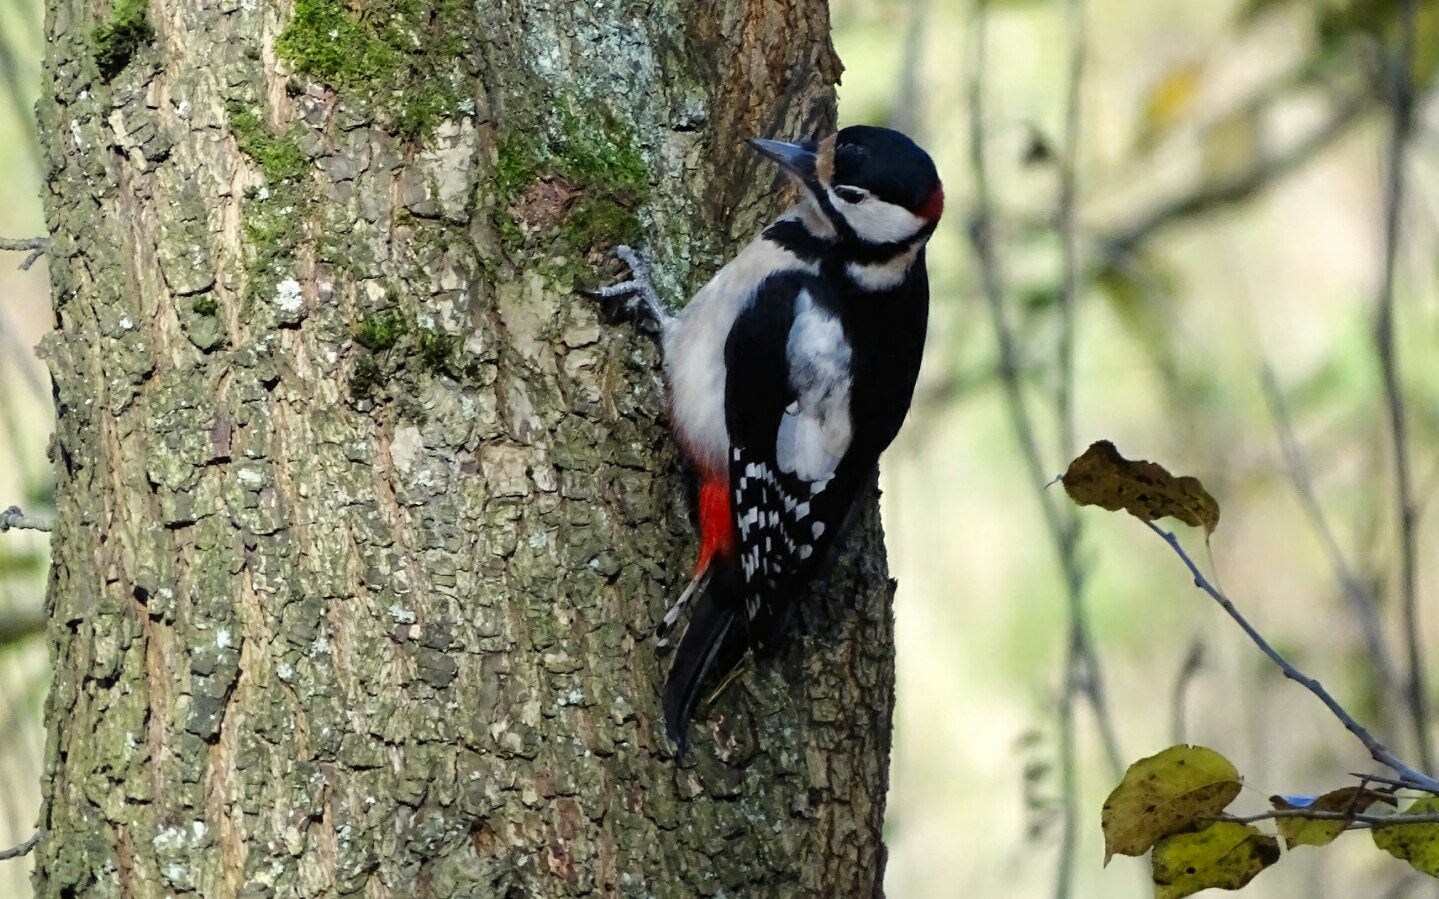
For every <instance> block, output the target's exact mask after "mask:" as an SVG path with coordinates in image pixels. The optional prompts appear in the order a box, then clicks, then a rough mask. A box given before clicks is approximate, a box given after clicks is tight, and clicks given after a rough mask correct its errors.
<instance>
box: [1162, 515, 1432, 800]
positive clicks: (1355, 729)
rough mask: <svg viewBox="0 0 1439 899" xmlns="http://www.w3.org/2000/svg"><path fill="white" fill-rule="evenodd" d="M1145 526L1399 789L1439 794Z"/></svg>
mask: <svg viewBox="0 0 1439 899" xmlns="http://www.w3.org/2000/svg"><path fill="white" fill-rule="evenodd" d="M1145 524H1147V525H1148V526H1149V529H1150V530H1151V531H1153V532H1154V533H1156V534H1158V535H1159V536H1160V537H1162V538H1164V542H1166V543H1168V544H1169V546H1170V548H1171V549H1173V550H1174V552H1175V553H1176V554H1178V556H1179V558H1180V559H1181V560H1182V561H1183V562H1184V564H1185V565H1186V566H1187V567H1188V568H1189V573H1190V574H1192V575H1193V576H1194V586H1196V587H1198V588H1199V589H1200V590H1203V591H1204V592H1205V593H1208V594H1209V595H1210V597H1211V598H1213V600H1214V601H1215V602H1217V603H1219V605H1220V607H1221V608H1223V609H1224V611H1225V612H1227V613H1228V614H1229V617H1230V618H1233V619H1234V621H1235V623H1237V624H1238V625H1239V626H1240V627H1241V628H1243V630H1244V633H1246V634H1248V635H1249V639H1250V640H1252V641H1254V645H1256V646H1258V647H1259V649H1260V650H1261V651H1262V652H1263V653H1264V654H1265V655H1267V656H1269V658H1270V659H1271V660H1272V661H1273V662H1274V664H1276V665H1278V666H1279V668H1280V670H1281V671H1283V672H1284V676H1285V677H1287V678H1289V679H1290V680H1292V681H1294V682H1296V683H1298V684H1299V685H1300V686H1302V687H1304V688H1305V689H1306V690H1308V691H1309V692H1310V693H1313V694H1314V695H1315V696H1317V697H1319V701H1320V702H1322V703H1324V705H1325V707H1326V708H1328V709H1329V711H1330V712H1332V713H1333V714H1334V717H1336V718H1338V719H1339V721H1340V722H1341V723H1342V724H1343V725H1344V727H1345V728H1346V729H1347V730H1348V731H1349V732H1350V733H1352V734H1353V735H1354V736H1355V737H1358V738H1359V742H1361V743H1363V744H1364V748H1365V749H1368V750H1369V757H1370V758H1372V759H1374V761H1376V762H1378V763H1379V764H1381V765H1383V766H1384V767H1386V768H1388V769H1389V770H1391V771H1393V772H1395V773H1396V774H1398V775H1399V781H1400V783H1401V785H1402V786H1405V787H1408V788H1411V789H1415V790H1423V791H1425V792H1426V793H1434V794H1439V780H1435V779H1434V778H1432V777H1430V776H1429V775H1427V774H1421V773H1420V772H1418V771H1416V770H1414V769H1413V768H1411V767H1409V766H1408V765H1406V764H1405V763H1404V762H1403V761H1401V760H1400V759H1399V757H1398V756H1396V755H1394V753H1392V752H1390V751H1389V748H1388V747H1386V746H1385V745H1384V744H1383V743H1380V742H1379V741H1378V740H1376V739H1375V738H1374V735H1373V734H1371V733H1369V731H1368V730H1366V729H1365V728H1364V726H1363V725H1361V724H1360V723H1359V722H1358V721H1355V720H1354V716H1353V715H1350V714H1349V712H1347V711H1345V709H1344V706H1342V705H1340V704H1339V701H1338V700H1336V699H1335V698H1334V697H1333V696H1331V695H1329V691H1328V690H1326V689H1324V686H1323V685H1322V684H1320V683H1319V681H1317V680H1315V679H1314V678H1312V677H1310V676H1309V675H1307V674H1305V673H1304V672H1302V671H1300V670H1299V669H1298V668H1295V667H1294V666H1293V665H1291V664H1289V662H1288V661H1287V660H1286V659H1285V658H1284V657H1283V656H1282V655H1280V654H1279V652H1278V651H1277V650H1275V648H1274V647H1273V646H1270V645H1269V641H1267V640H1265V639H1264V637H1263V636H1262V635H1260V633H1259V632H1258V631H1257V630H1255V629H1254V626H1253V625H1251V624H1250V623H1249V621H1248V619H1246V618H1245V617H1244V616H1243V615H1241V614H1240V612H1239V610H1238V609H1236V608H1235V607H1234V603H1232V602H1230V601H1229V600H1228V598H1226V597H1225V596H1224V594H1222V593H1220V592H1219V591H1218V590H1216V589H1215V588H1214V585H1212V584H1210V583H1209V580H1208V579H1207V578H1205V576H1204V574H1203V572H1201V571H1200V570H1199V566H1197V565H1195V564H1194V560H1193V559H1191V558H1190V557H1189V554H1188V553H1186V552H1185V551H1184V547H1182V546H1180V545H1179V538H1177V537H1175V536H1174V534H1173V533H1171V532H1169V531H1166V530H1164V529H1163V528H1161V527H1159V526H1158V525H1156V524H1155V523H1154V522H1152V521H1146V522H1145Z"/></svg>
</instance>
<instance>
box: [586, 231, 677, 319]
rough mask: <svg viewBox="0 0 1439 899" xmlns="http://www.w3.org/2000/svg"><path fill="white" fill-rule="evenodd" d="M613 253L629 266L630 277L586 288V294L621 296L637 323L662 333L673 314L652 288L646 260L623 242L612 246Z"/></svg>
mask: <svg viewBox="0 0 1439 899" xmlns="http://www.w3.org/2000/svg"><path fill="white" fill-rule="evenodd" d="M615 255H616V256H618V257H620V260H621V261H622V262H624V264H625V265H627V266H629V269H630V278H629V280H628V281H622V282H620V283H619V284H614V285H611V286H609V287H599V288H596V289H595V290H590V291H586V293H588V294H589V295H590V296H592V297H598V298H599V299H605V300H608V299H616V298H623V299H624V306H625V308H626V309H627V310H629V311H630V312H632V313H633V314H634V315H635V318H636V320H637V321H638V322H639V323H640V324H643V325H646V326H647V327H649V328H651V329H653V330H654V331H655V332H656V333H658V334H663V333H664V332H665V328H666V327H668V326H669V323H670V320H671V319H673V318H674V316H673V315H671V314H670V311H669V308H668V307H666V306H665V302H664V300H661V299H660V295H659V292H658V291H656V290H655V285H654V281H653V280H651V279H650V267H649V263H647V262H645V260H644V259H643V258H641V257H640V254H639V253H637V252H635V250H634V249H633V248H631V247H627V246H625V245H623V244H621V245H620V246H617V247H615Z"/></svg>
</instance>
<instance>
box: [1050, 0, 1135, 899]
mask: <svg viewBox="0 0 1439 899" xmlns="http://www.w3.org/2000/svg"><path fill="white" fill-rule="evenodd" d="M1065 14H1066V19H1067V23H1068V30H1069V40H1068V45H1069V67H1068V90H1067V93H1066V96H1065V115H1064V144H1063V148H1062V149H1061V151H1060V157H1059V169H1058V170H1059V196H1058V199H1057V201H1056V203H1055V206H1056V215H1055V228H1056V230H1057V231H1058V232H1059V240H1060V247H1061V254H1060V255H1061V257H1062V262H1061V269H1062V271H1061V274H1060V285H1059V347H1058V352H1057V354H1056V355H1057V360H1056V361H1057V363H1058V368H1059V370H1058V372H1057V374H1058V376H1059V377H1058V383H1057V384H1056V386H1055V400H1054V405H1055V418H1056V419H1057V420H1058V421H1057V424H1058V428H1057V429H1056V430H1057V431H1058V437H1059V445H1058V447H1057V449H1058V452H1059V458H1061V459H1071V458H1073V457H1074V452H1075V446H1074V445H1075V430H1076V427H1075V415H1074V335H1075V305H1076V304H1077V302H1078V299H1079V236H1078V227H1077V225H1076V222H1075V219H1076V212H1075V209H1076V206H1077V205H1078V203H1077V195H1078V180H1079V123H1080V111H1081V107H1080V99H1081V87H1082V85H1083V80H1084V64H1085V57H1086V55H1087V54H1086V51H1087V45H1086V40H1085V38H1086V22H1085V17H1086V7H1085V4H1084V0H1067V2H1066V4H1065ZM1035 456H1036V458H1037V456H1038V453H1035ZM1061 508H1063V510H1064V511H1063V512H1062V513H1061V514H1059V515H1057V516H1055V520H1056V521H1057V522H1058V523H1059V527H1058V529H1057V530H1055V531H1054V538H1055V542H1056V543H1057V544H1058V547H1057V548H1058V550H1059V557H1060V564H1061V567H1062V568H1063V569H1064V580H1065V597H1066V599H1067V603H1066V605H1067V613H1068V614H1067V617H1068V621H1067V622H1066V623H1067V631H1068V640H1067V641H1066V646H1065V661H1064V671H1065V677H1064V695H1063V697H1062V698H1061V700H1060V706H1061V707H1060V716H1059V728H1060V750H1061V752H1060V758H1059V763H1060V782H1061V787H1062V789H1063V791H1064V830H1063V833H1062V835H1061V838H1060V839H1061V843H1060V849H1059V859H1058V872H1057V875H1056V877H1055V889H1054V894H1055V897H1056V899H1066V897H1068V896H1069V894H1070V892H1071V891H1072V890H1073V888H1074V869H1075V864H1074V863H1075V856H1076V853H1077V851H1078V848H1079V827H1078V821H1077V819H1076V816H1077V815H1078V809H1079V801H1080V797H1079V772H1078V767H1079V765H1078V759H1077V755H1078V746H1077V743H1078V741H1077V739H1076V736H1075V732H1074V731H1075V720H1074V717H1075V716H1074V711H1075V709H1074V706H1075V700H1076V698H1077V697H1078V696H1080V695H1082V694H1084V693H1086V691H1087V692H1088V696H1089V698H1090V700H1091V702H1093V703H1095V704H1096V709H1095V714H1096V716H1098V717H1099V718H1101V721H1102V719H1103V715H1104V711H1103V709H1101V708H1098V707H1097V704H1098V703H1099V701H1100V696H1101V687H1100V683H1099V662H1098V660H1097V659H1096V658H1095V655H1094V650H1093V643H1092V641H1091V640H1090V636H1089V614H1088V610H1087V609H1086V607H1085V603H1084V571H1083V568H1082V567H1081V565H1080V563H1079V544H1080V540H1081V539H1082V532H1081V526H1082V525H1081V519H1080V517H1079V514H1078V510H1076V509H1073V508H1070V507H1068V506H1066V505H1061ZM1101 732H1102V733H1104V734H1105V737H1106V739H1107V740H1108V741H1110V742H1111V748H1112V750H1113V753H1114V759H1115V760H1116V761H1118V755H1119V750H1118V747H1117V746H1113V745H1112V744H1113V734H1112V732H1107V731H1105V730H1104V728H1103V726H1101ZM1115 767H1116V769H1117V765H1116V766H1115Z"/></svg>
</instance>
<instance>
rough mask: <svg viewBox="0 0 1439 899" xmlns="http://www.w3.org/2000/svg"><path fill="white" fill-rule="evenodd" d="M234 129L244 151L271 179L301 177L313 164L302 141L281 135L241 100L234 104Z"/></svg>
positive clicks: (230, 113) (241, 150)
mask: <svg viewBox="0 0 1439 899" xmlns="http://www.w3.org/2000/svg"><path fill="white" fill-rule="evenodd" d="M226 111H227V112H228V113H229V117H230V133H231V134H233V135H235V142H236V143H238V144H239V145H240V152H241V153H244V154H245V155H246V156H248V157H250V158H251V159H253V160H255V164H256V165H258V166H259V167H260V171H262V172H264V173H265V177H266V178H267V179H269V180H270V181H276V182H278V181H299V180H300V179H301V178H303V177H304V175H305V173H306V172H307V171H308V170H309V168H310V160H309V158H308V157H307V156H306V155H305V151H304V150H303V149H301V148H300V145H299V143H298V142H296V141H295V140H294V139H293V138H290V137H288V136H277V135H275V134H272V133H271V132H270V129H269V128H267V127H265V123H264V122H262V121H261V120H260V117H259V116H258V115H256V114H255V112H254V111H253V110H252V109H250V108H248V107H245V106H241V105H240V104H238V103H232V104H230V105H229V106H228V107H227V109H226Z"/></svg>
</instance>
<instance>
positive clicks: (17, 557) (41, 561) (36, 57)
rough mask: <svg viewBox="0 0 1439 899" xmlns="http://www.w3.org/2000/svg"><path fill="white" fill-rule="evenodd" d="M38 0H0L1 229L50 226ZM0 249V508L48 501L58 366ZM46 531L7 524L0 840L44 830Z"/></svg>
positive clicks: (3, 877) (32, 288) (42, 278)
mask: <svg viewBox="0 0 1439 899" xmlns="http://www.w3.org/2000/svg"><path fill="white" fill-rule="evenodd" d="M43 14H44V8H43V6H42V4H41V3H39V2H37V0H0V237H8V238H23V237H35V236H37V235H40V234H43V233H44V225H43V216H42V215H41V210H40V183H41V181H40V173H41V167H40V154H39V143H38V141H37V138H36V133H35V121H34V108H35V100H36V99H37V98H38V97H39V92H40V56H41V53H42V51H43V48H44V44H43V40H42V32H41V27H40V23H41V19H42V16H43ZM28 255H29V254H28V253H24V252H0V509H3V508H5V507H6V506H10V505H19V506H21V507H23V508H24V509H25V511H26V512H27V513H30V512H33V513H37V514H48V513H49V512H50V511H51V507H52V503H51V485H52V482H51V477H50V463H49V462H48V461H46V459H45V447H46V445H47V443H48V442H49V439H50V432H51V431H52V430H53V418H52V412H51V405H50V385H49V377H48V376H47V375H46V374H45V369H44V366H42V365H41V364H40V363H39V362H38V361H37V360H36V359H35V355H34V352H33V350H32V349H31V348H32V347H34V346H35V344H36V342H37V341H38V340H39V339H40V337H41V336H42V335H43V334H44V333H45V330H46V328H47V327H48V324H49V321H50V303H49V290H48V287H49V282H48V279H47V277H46V274H45V263H44V261H43V260H40V261H38V262H36V263H35V264H34V265H33V266H32V267H31V268H30V269H29V270H28V271H21V270H20V268H19V266H20V264H21V263H22V262H24V261H25V259H26V257H27V256H28ZM47 546H48V544H47V542H46V540H45V534H43V533H39V532H36V531H18V530H12V531H8V532H6V533H4V534H0V848H6V847H9V846H13V845H15V844H17V843H20V842H22V841H24V840H25V839H26V838H27V837H29V836H30V834H31V833H33V832H34V830H35V821H36V816H37V811H38V809H39V807H40V784H39V779H40V766H41V763H42V760H43V753H44V747H45V731H44V729H43V728H42V727H41V726H40V707H41V704H42V702H43V701H44V696H45V688H46V686H47V685H48V683H49V674H48V663H47V660H46V655H45V643H44V638H43V627H44V619H43V617H42V608H43V602H44V591H45V573H46V569H47V567H48V565H49V558H50V557H49V551H48V549H47ZM29 870H30V863H29V860H28V859H22V860H15V861H5V862H0V895H4V896H28V895H29V894H30V884H29Z"/></svg>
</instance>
